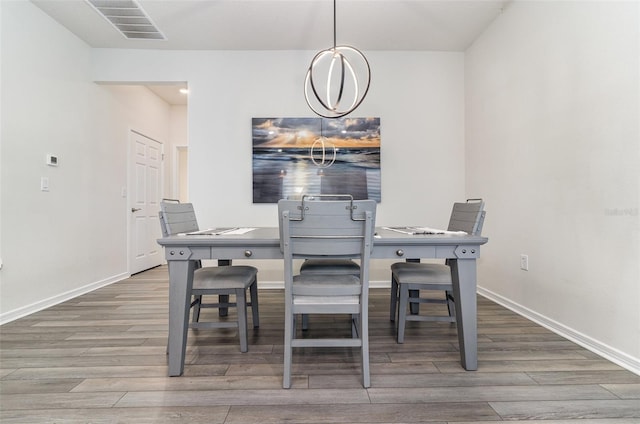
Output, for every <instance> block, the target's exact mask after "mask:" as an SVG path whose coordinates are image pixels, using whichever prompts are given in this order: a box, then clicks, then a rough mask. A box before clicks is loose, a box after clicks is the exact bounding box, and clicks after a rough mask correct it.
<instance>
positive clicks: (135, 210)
mask: <svg viewBox="0 0 640 424" xmlns="http://www.w3.org/2000/svg"><path fill="white" fill-rule="evenodd" d="M141 210H142V208H131V213H135V212H138V211H141Z"/></svg>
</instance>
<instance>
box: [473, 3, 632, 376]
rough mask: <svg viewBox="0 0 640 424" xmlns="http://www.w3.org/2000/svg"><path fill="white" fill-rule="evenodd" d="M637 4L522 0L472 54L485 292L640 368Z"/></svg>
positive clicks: (481, 278) (475, 189)
mask: <svg viewBox="0 0 640 424" xmlns="http://www.w3.org/2000/svg"><path fill="white" fill-rule="evenodd" d="M639 5H640V3H638V2H613V1H607V2H515V3H513V4H511V6H509V7H508V8H507V10H506V11H505V12H504V14H503V15H502V16H501V17H499V18H498V19H497V20H496V21H495V22H494V23H493V25H492V26H491V27H490V28H489V29H488V30H487V31H486V32H485V33H484V34H483V36H481V37H480V38H479V39H478V40H477V41H476V42H475V43H474V45H473V46H472V47H471V48H470V49H469V50H468V51H467V53H466V56H465V60H466V77H465V84H466V115H467V117H466V151H467V168H466V169H467V177H466V187H467V193H468V194H475V193H479V192H480V193H482V194H483V195H484V197H485V198H486V201H487V210H488V212H487V220H486V223H485V227H484V229H485V231H484V233H485V234H487V235H488V236H489V237H490V242H489V244H488V245H487V246H486V248H485V249H484V250H483V252H482V260H481V265H480V270H479V281H480V284H481V286H482V289H483V290H482V292H483V293H485V294H487V295H489V296H490V297H492V298H494V299H497V300H499V301H501V302H503V303H505V304H507V305H509V306H510V307H512V308H514V309H516V310H519V311H521V312H523V313H525V314H528V315H529V316H530V317H532V318H535V319H537V320H538V321H540V322H541V323H543V324H545V325H548V326H550V327H552V328H554V329H556V330H560V331H562V332H563V333H564V334H566V335H568V336H570V337H572V338H573V339H574V340H576V341H579V342H580V343H582V344H584V345H587V346H591V347H595V348H596V349H597V350H598V351H600V352H601V353H603V354H605V355H607V356H609V357H610V358H612V359H615V360H616V361H617V362H618V363H621V364H624V365H626V366H628V367H632V368H634V369H635V370H637V372H640V272H639V270H640V265H639V264H640V260H639V258H640V249H639V239H640V217H639V213H638V198H639V194H640V182H639V176H640V171H639V170H640V156H639V151H640V127H639V117H640V106H639V105H640V86H639V81H640V73H639V71H640V68H639V64H638V60H639V57H640V46H639V40H640V34H639V28H640V19H639V18H640V10H639V7H640V6H639ZM520 254H528V255H529V264H530V270H529V271H528V272H527V271H521V270H520V269H519V265H520Z"/></svg>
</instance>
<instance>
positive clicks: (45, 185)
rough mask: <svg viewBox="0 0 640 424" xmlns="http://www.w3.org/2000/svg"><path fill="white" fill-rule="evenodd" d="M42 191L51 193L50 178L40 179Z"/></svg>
mask: <svg viewBox="0 0 640 424" xmlns="http://www.w3.org/2000/svg"><path fill="white" fill-rule="evenodd" d="M40 191H49V177H40Z"/></svg>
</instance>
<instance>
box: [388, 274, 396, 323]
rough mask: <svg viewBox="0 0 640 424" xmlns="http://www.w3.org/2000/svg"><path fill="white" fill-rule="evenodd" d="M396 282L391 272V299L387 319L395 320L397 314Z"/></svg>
mask: <svg viewBox="0 0 640 424" xmlns="http://www.w3.org/2000/svg"><path fill="white" fill-rule="evenodd" d="M397 307H398V282H397V281H396V279H395V278H394V277H393V273H392V274H391V301H390V302H389V320H390V321H395V320H396V316H397V314H398V309H397Z"/></svg>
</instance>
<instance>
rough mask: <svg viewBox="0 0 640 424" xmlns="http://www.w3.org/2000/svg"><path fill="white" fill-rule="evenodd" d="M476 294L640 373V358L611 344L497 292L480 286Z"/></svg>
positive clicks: (633, 371) (635, 372)
mask: <svg viewBox="0 0 640 424" xmlns="http://www.w3.org/2000/svg"><path fill="white" fill-rule="evenodd" d="M478 294H479V295H480V296H483V297H486V298H487V299H489V300H492V301H493V302H496V303H497V304H499V305H502V306H504V307H505V308H507V309H509V310H511V311H513V312H515V313H517V314H518V315H522V316H523V317H525V318H527V319H529V320H531V321H533V322H535V323H536V324H539V325H541V326H543V327H545V328H546V329H548V330H551V331H553V332H554V333H556V334H558V335H560V336H562V337H564V338H566V339H568V340H571V341H572V342H574V343H576V344H578V345H580V346H582V347H584V348H585V349H588V350H590V351H591V352H593V353H595V354H597V355H600V356H602V357H603V358H605V359H607V360H609V361H611V362H613V363H614V364H617V365H619V366H621V367H623V368H625V369H627V370H629V371H631V372H632V373H634V374H637V375H640V359H638V358H634V357H632V356H630V355H628V354H626V353H624V352H621V351H619V350H618V349H615V348H613V347H611V346H608V345H606V344H604V343H602V342H600V341H598V340H595V339H593V338H591V337H589V336H587V335H585V334H582V333H580V332H579V331H576V330H574V329H572V328H570V327H567V326H565V325H563V324H561V323H559V322H557V321H554V320H552V319H550V318H548V317H545V316H544V315H540V314H539V313H537V312H535V311H532V310H531V309H529V308H526V307H524V306H522V305H520V304H517V303H515V302H512V301H511V300H509V299H507V298H505V297H503V296H500V295H499V294H497V293H494V292H492V291H490V290H487V289H484V288H482V287H478Z"/></svg>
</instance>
